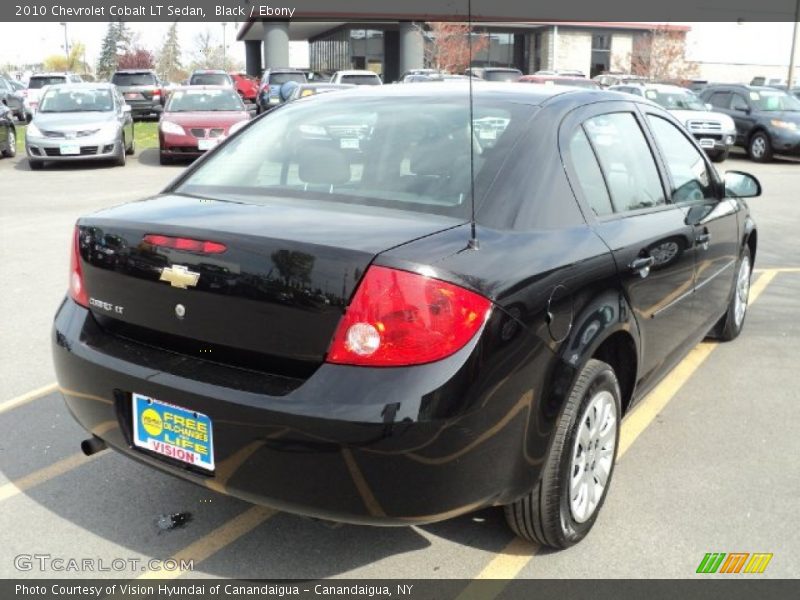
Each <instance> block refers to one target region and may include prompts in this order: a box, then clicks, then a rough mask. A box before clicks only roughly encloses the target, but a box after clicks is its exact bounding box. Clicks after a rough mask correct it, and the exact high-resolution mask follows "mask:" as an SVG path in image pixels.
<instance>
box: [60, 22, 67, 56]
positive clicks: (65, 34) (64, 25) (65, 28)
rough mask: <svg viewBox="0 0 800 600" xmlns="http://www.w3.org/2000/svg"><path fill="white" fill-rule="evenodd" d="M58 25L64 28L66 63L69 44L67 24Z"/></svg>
mask: <svg viewBox="0 0 800 600" xmlns="http://www.w3.org/2000/svg"><path fill="white" fill-rule="evenodd" d="M59 25H61V26H62V27H63V28H64V56H66V57H67V62H69V42H68V41H67V24H66V23H59ZM67 66H69V65H67Z"/></svg>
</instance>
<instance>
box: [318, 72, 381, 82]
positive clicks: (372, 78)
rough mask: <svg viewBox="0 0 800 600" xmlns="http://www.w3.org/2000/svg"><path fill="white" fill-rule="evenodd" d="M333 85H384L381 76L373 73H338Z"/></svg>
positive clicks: (332, 78) (335, 75) (333, 78)
mask: <svg viewBox="0 0 800 600" xmlns="http://www.w3.org/2000/svg"><path fill="white" fill-rule="evenodd" d="M331 83H350V84H353V85H383V81H381V78H380V76H379V75H378V74H377V73H375V72H373V71H358V70H352V71H336V73H334V74H333V77H331Z"/></svg>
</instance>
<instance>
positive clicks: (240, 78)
mask: <svg viewBox="0 0 800 600" xmlns="http://www.w3.org/2000/svg"><path fill="white" fill-rule="evenodd" d="M230 76H231V78H232V79H233V85H234V87H235V88H236V93H237V94H239V96H240V97H241V99H242V100H244V102H245V103H249V104H255V103H256V96H257V95H258V80H257V79H256V78H255V77H251V76H250V75H248V74H247V73H230Z"/></svg>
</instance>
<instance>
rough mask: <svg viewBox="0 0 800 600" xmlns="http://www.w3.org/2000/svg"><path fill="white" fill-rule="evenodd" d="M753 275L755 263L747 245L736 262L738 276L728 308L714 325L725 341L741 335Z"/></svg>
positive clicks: (717, 334)
mask: <svg viewBox="0 0 800 600" xmlns="http://www.w3.org/2000/svg"><path fill="white" fill-rule="evenodd" d="M752 276H753V263H752V260H751V258H750V248H749V247H748V246H747V245H745V247H744V248H743V249H742V255H741V256H740V257H739V261H738V262H737V263H736V278H735V279H734V281H733V291H732V292H731V299H730V301H729V302H728V309H727V310H726V311H725V314H724V315H723V316H722V318H721V319H720V320H719V322H718V323H717V324H716V326H715V327H714V332H715V334H716V335H715V337H716V338H718V339H719V340H721V341H723V342H730V341H731V340H735V339H736V338H737V337H739V334H740V333H741V332H742V328H743V327H744V322H745V318H746V317H747V301H748V299H749V297H750V280H751V278H752Z"/></svg>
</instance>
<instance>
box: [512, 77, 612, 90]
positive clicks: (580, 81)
mask: <svg viewBox="0 0 800 600" xmlns="http://www.w3.org/2000/svg"><path fill="white" fill-rule="evenodd" d="M517 81H518V82H520V83H538V84H542V85H566V86H569V87H581V88H587V89H591V90H599V89H600V86H599V85H598V83H597V82H596V81H592V80H591V79H586V78H585V77H567V76H564V75H523V76H522V77H520V78H519V79H517Z"/></svg>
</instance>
